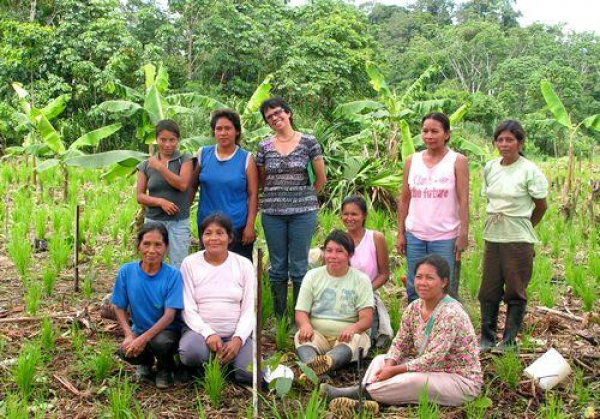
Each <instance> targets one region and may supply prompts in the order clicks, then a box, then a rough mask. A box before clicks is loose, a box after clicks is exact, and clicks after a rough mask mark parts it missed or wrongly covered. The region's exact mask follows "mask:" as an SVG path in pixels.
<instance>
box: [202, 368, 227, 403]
mask: <svg viewBox="0 0 600 419" xmlns="http://www.w3.org/2000/svg"><path fill="white" fill-rule="evenodd" d="M225 375H226V374H225V371H224V369H223V367H222V366H221V363H220V362H219V359H218V358H217V357H216V356H212V357H211V359H210V360H209V361H208V362H207V363H206V364H205V366H204V379H203V381H202V387H203V388H204V392H205V393H206V394H207V395H208V398H209V400H210V404H211V405H212V406H213V407H214V408H215V409H219V408H220V407H221V402H222V399H223V389H224V388H225Z"/></svg>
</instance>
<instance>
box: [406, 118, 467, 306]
mask: <svg viewBox="0 0 600 419" xmlns="http://www.w3.org/2000/svg"><path fill="white" fill-rule="evenodd" d="M421 126H422V131H421V136H422V138H423V143H425V145H426V146H427V148H426V149H425V150H424V151H421V152H419V153H415V154H413V155H412V156H410V157H408V158H407V159H406V163H405V164H404V174H403V177H404V181H403V183H402V192H401V194H400V198H399V200H398V239H397V243H396V249H397V250H398V253H400V254H401V255H406V263H407V271H408V278H407V279H408V281H407V284H406V288H407V294H408V300H409V302H410V301H414V300H415V299H416V298H417V294H416V293H415V285H414V272H415V264H416V262H417V261H418V260H420V259H421V258H423V257H425V256H427V255H430V254H433V253H437V254H439V255H441V256H443V257H444V258H446V261H447V262H448V264H449V265H450V277H449V278H450V289H449V293H450V295H452V296H453V297H457V296H458V283H457V282H456V281H455V278H454V263H455V261H456V260H458V258H460V252H462V251H463V250H465V248H466V247H467V244H468V231H469V165H468V162H467V158H466V157H465V156H463V155H462V154H459V153H456V152H454V151H452V150H451V149H450V148H448V146H447V143H448V141H450V119H449V118H448V117H447V116H446V115H444V114H443V113H439V112H433V113H430V114H428V115H426V116H425V117H424V118H423V120H422V122H421Z"/></svg>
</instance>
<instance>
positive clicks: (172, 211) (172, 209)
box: [160, 198, 179, 215]
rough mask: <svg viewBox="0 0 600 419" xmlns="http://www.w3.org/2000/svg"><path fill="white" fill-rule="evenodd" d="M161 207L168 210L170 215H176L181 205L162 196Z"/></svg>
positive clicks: (165, 210)
mask: <svg viewBox="0 0 600 419" xmlns="http://www.w3.org/2000/svg"><path fill="white" fill-rule="evenodd" d="M160 207H161V208H162V210H163V211H164V212H166V213H167V214H169V215H175V214H176V213H178V212H179V207H178V206H177V205H175V204H174V203H172V202H171V201H167V200H166V199H164V198H161V200H160Z"/></svg>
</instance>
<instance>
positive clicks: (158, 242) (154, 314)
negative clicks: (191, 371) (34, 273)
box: [112, 222, 183, 388]
mask: <svg viewBox="0 0 600 419" xmlns="http://www.w3.org/2000/svg"><path fill="white" fill-rule="evenodd" d="M137 239H138V250H139V252H140V256H141V261H135V262H130V263H126V264H125V265H123V266H121V268H120V269H119V273H118V274H117V280H116V281H115V286H114V289H113V294H112V304H113V305H114V310H115V314H116V317H117V321H118V322H119V326H121V329H122V330H123V334H124V335H125V338H124V339H123V341H122V342H121V343H120V344H119V356H121V358H123V359H124V360H125V361H127V362H129V363H130V364H133V365H137V366H138V367H137V374H136V375H137V377H138V379H140V380H148V379H150V378H151V377H152V366H153V364H154V361H155V360H156V386H157V387H158V388H168V387H170V386H171V385H172V384H173V377H172V372H173V369H174V367H175V364H174V360H173V356H174V355H175V353H176V351H177V346H178V343H179V337H180V323H179V321H178V320H176V316H177V312H178V311H179V310H182V309H183V285H182V280H181V274H180V273H179V270H178V269H175V268H173V267H172V266H170V265H167V264H166V263H163V258H164V256H165V254H166V253H167V250H168V248H169V233H168V232H167V229H166V227H165V226H164V225H163V224H160V223H156V222H151V223H146V224H144V226H143V227H142V229H141V230H140V232H139V233H138V237H137ZM128 311H129V313H130V314H131V325H130V323H129V317H130V316H129V315H128Z"/></svg>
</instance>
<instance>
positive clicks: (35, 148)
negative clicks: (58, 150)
mask: <svg viewBox="0 0 600 419" xmlns="http://www.w3.org/2000/svg"><path fill="white" fill-rule="evenodd" d="M23 151H24V153H25V154H29V155H36V156H45V155H48V153H52V150H50V147H48V144H46V143H33V144H30V145H28V146H27V147H25V149H24V150H23Z"/></svg>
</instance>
